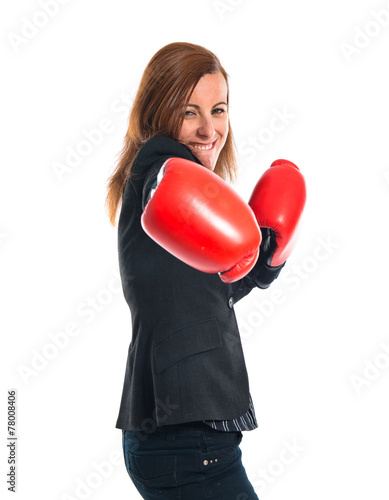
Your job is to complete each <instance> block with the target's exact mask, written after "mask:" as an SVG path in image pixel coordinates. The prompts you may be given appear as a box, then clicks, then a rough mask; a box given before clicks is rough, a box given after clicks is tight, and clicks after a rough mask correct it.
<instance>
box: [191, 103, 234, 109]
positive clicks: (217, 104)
mask: <svg viewBox="0 0 389 500" xmlns="http://www.w3.org/2000/svg"><path fill="white" fill-rule="evenodd" d="M220 104H224V105H226V106H228V104H227V103H226V102H224V101H221V102H218V103H216V104H214V105H213V106H212V107H213V108H214V107H215V106H219V105H220ZM187 106H192V107H193V108H197V109H200V106H198V105H197V104H187Z"/></svg>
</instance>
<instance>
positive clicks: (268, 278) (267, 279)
mask: <svg viewBox="0 0 389 500" xmlns="http://www.w3.org/2000/svg"><path fill="white" fill-rule="evenodd" d="M285 264H286V261H285V262H283V263H282V264H280V265H279V266H269V265H268V264H266V263H265V262H263V261H262V260H261V256H259V259H258V262H257V263H256V264H255V266H254V267H253V269H252V270H251V271H250V272H249V274H248V275H247V276H246V277H248V278H249V279H251V280H252V281H253V282H254V283H255V286H257V287H258V288H268V287H269V286H270V285H271V284H272V283H273V281H274V280H275V279H276V278H278V275H279V274H280V272H281V269H282V268H283V267H284V266H285Z"/></svg>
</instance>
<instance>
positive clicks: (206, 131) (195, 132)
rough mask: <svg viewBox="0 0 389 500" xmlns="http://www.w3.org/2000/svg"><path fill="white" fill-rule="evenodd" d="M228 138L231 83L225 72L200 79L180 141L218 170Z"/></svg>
mask: <svg viewBox="0 0 389 500" xmlns="http://www.w3.org/2000/svg"><path fill="white" fill-rule="evenodd" d="M227 135H228V106H227V83H226V81H225V79H224V77H223V75H222V74H221V73H213V74H207V75H204V76H203V77H201V78H200V80H199V82H198V84H197V85H196V87H195V89H194V91H193V93H192V95H191V97H190V99H189V102H188V104H187V106H186V111H185V117H184V121H183V124H182V127H181V131H180V133H179V136H178V141H179V142H181V143H182V144H185V145H186V146H189V147H190V149H191V150H192V151H193V153H194V155H195V156H196V157H197V158H198V159H199V160H200V161H201V163H202V164H203V165H204V166H205V167H207V168H209V169H210V170H214V168H215V166H216V162H217V159H218V157H219V154H220V151H221V150H222V149H223V146H224V144H225V142H226V139H227Z"/></svg>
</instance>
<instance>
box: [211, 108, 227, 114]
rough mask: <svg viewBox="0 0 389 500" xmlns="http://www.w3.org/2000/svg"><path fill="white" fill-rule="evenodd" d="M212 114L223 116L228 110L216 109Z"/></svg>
mask: <svg viewBox="0 0 389 500" xmlns="http://www.w3.org/2000/svg"><path fill="white" fill-rule="evenodd" d="M212 113H214V114H216V115H222V114H223V113H226V110H225V109H223V108H215V109H214V110H213V111H212Z"/></svg>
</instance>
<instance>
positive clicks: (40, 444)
mask: <svg viewBox="0 0 389 500" xmlns="http://www.w3.org/2000/svg"><path fill="white" fill-rule="evenodd" d="M49 4H50V5H49ZM61 4H62V5H60V4H59V2H57V1H54V0H52V1H51V2H49V1H48V0H46V1H45V0H42V1H40V2H39V1H32V0H28V1H27V0H20V1H18V2H13V3H12V4H11V2H3V3H2V5H1V12H0V17H1V19H2V21H1V35H2V36H1V40H2V41H1V48H0V50H1V57H2V70H3V71H2V74H3V76H2V84H1V85H2V90H1V93H0V95H1V97H0V98H1V110H2V111H1V117H2V131H1V137H2V139H3V140H2V156H3V158H2V167H1V183H0V186H1V187H0V189H1V194H0V203H1V212H0V258H1V260H0V262H1V264H0V265H1V304H2V313H1V322H2V327H1V333H2V336H1V338H2V348H1V356H2V357H1V367H2V370H3V369H4V370H5V371H4V375H2V389H1V393H0V394H1V406H0V408H1V420H0V422H1V427H0V429H1V436H2V437H1V451H0V457H1V470H2V475H1V486H0V487H1V490H2V492H6V488H7V485H6V471H7V470H8V465H7V463H6V461H7V456H8V454H7V447H6V444H7V440H6V438H7V427H6V409H7V408H6V403H7V401H6V397H7V390H8V389H11V388H15V389H16V390H17V398H18V437H19V440H18V450H17V451H18V494H19V498H20V499H28V500H30V499H31V498H40V499H41V500H46V499H47V500H49V499H50V500H53V499H61V500H69V499H76V498H77V499H81V498H93V499H96V500H98V499H106V498H115V499H121V498H123V499H126V498H134V499H135V498H138V494H137V492H136V490H135V488H134V487H133V485H132V483H131V481H130V479H129V477H128V475H127V472H126V470H125V467H124V462H123V458H122V450H121V431H119V430H118V429H115V423H116V418H117V413H118V410H119V403H120V397H121V391H122V383H123V377H124V369H125V362H126V357H127V349H128V344H129V342H130V338H131V328H130V314H129V310H128V307H127V304H126V303H125V301H124V298H123V295H122V292H121V288H120V282H119V281H118V277H117V272H118V261H117V229H116V228H114V227H112V226H110V224H109V221H108V218H107V216H106V214H105V211H104V201H105V194H106V181H107V178H108V176H109V174H110V173H111V172H112V168H113V166H114V162H115V157H116V155H117V154H118V152H119V150H120V149H121V146H122V140H123V137H124V135H125V132H126V125H127V119H128V114H129V110H130V106H131V99H132V98H133V96H134V93H135V91H136V88H137V85H138V83H139V80H140V77H141V75H142V72H143V70H144V68H145V66H146V64H147V63H148V61H149V60H150V58H151V57H152V56H153V54H154V53H155V52H156V51H157V50H158V49H159V48H161V47H162V46H164V45H165V44H167V43H170V42H174V41H188V42H193V43H197V44H200V45H203V46H205V47H207V48H209V49H211V50H212V51H213V52H215V53H216V54H217V55H218V57H219V58H220V60H221V62H222V64H223V65H224V67H225V68H226V70H227V72H228V73H229V75H230V86H231V96H230V97H231V121H232V128H233V130H234V134H235V137H236V141H237V143H238V146H239V152H240V155H239V156H240V162H239V163H240V169H241V175H240V181H239V182H238V183H237V184H236V185H235V187H236V189H237V190H238V191H239V192H240V193H241V194H242V196H244V197H245V198H246V199H248V197H249V194H250V192H251V190H252V188H253V187H254V185H255V182H256V180H257V179H258V177H259V176H260V175H261V174H262V173H263V172H264V171H265V170H266V169H267V168H268V166H269V165H270V163H271V162H272V161H273V160H275V159H277V158H287V159H289V160H291V161H293V162H294V163H296V164H297V165H298V166H299V167H300V170H301V172H302V173H303V174H304V176H305V179H306V182H307V190H308V199H307V204H306V209H305V216H304V223H303V227H302V232H301V236H300V239H299V242H298V245H297V247H296V248H295V251H294V253H293V255H292V256H291V258H290V259H289V262H288V264H287V266H286V267H285V269H284V271H283V274H281V275H280V277H279V279H278V280H277V281H276V282H275V283H274V284H273V285H272V286H271V287H270V288H269V289H268V290H266V291H261V290H254V291H253V292H252V293H251V294H250V295H249V296H248V297H246V298H245V299H244V300H243V301H242V302H241V303H239V304H237V306H236V312H237V315H238V320H239V323H240V325H241V332H242V337H243V345H244V350H245V354H246V361H247V367H248V371H249V376H250V384H251V392H252V395H253V398H254V402H255V407H256V413H257V418H258V420H259V429H257V430H256V431H253V432H249V433H245V434H244V439H243V442H242V450H243V461H244V464H245V467H246V470H247V473H248V475H249V477H250V478H251V480H252V482H253V484H254V485H255V487H256V489H257V492H258V494H259V496H260V498H262V499H268V500H281V499H282V500H285V499H290V498H298V499H299V500H312V499H313V498H314V499H315V500H322V499H323V500H324V499H326V500H327V499H328V498H336V499H344V498H352V499H353V500H364V499H366V498H374V499H375V500H384V499H385V500H386V499H387V498H388V489H389V487H388V481H387V478H388V467H389V454H388V449H389V427H388V422H389V418H388V417H389V405H388V390H389V375H388V371H389V355H388V354H386V353H385V346H387V347H386V350H387V352H388V353H389V331H388V324H387V323H388V321H387V318H388V300H387V280H388V263H387V254H388V250H389V248H388V247H389V238H388V234H387V226H388V221H387V214H388V208H389V158H388V113H389V81H388V79H389V78H388V58H389V4H388V2H387V1H379V0H377V1H372V0H363V1H362V0H359V1H358V2H355V0H342V1H339V0H336V1H335V0H329V1H327V2H320V3H319V2H312V1H308V0H295V1H294V2H290V1H288V0H280V1H274V2H265V1H254V0H241V1H239V0H235V1H233V0H221V1H219V2H213V1H211V0H210V1H205V0H197V1H196V2H183V1H182V0H181V1H178V0H176V1H147V0H145V1H142V2H125V1H119V0H110V1H109V2H108V1H106V2H103V1H96V0H94V1H92V0H83V1H78V2H76V1H75V0H73V1H67V2H65V1H62V2H61ZM45 5H46V7H45V8H44V6H45ZM55 6H56V7H55ZM49 7H50V8H49ZM45 9H46V10H47V11H49V10H50V9H51V10H50V12H51V14H50V16H48V15H46V17H45V15H44V14H42V12H43V13H44V10H45ZM31 23H33V24H31ZM34 23H35V25H40V27H39V28H36V27H35V28H34ZM366 32H367V35H366ZM363 33H365V34H363ZM24 35H25V36H24ZM23 36H24V42H23V41H21V37H23ZM18 37H19V38H18ZM15 40H16V41H15ZM275 110H276V111H275ZM277 112H284V113H286V115H285V116H287V117H288V118H286V119H285V123H284V127H281V126H280V122H279V121H278V122H277V124H278V126H279V127H278V128H279V129H281V128H282V130H278V131H277V132H274V133H273V132H271V131H269V126H270V124H271V123H274V120H272V119H273V117H274V116H275V113H277ZM102 122H103V124H105V126H106V130H105V132H104V133H102V134H101V141H100V142H99V143H96V144H95V145H90V149H89V150H88V151H87V153H88V154H84V157H83V158H80V161H79V162H78V165H76V166H72V167H71V168H70V167H69V168H68V171H66V172H65V173H64V174H63V175H61V176H59V175H58V172H57V173H56V172H55V169H54V166H55V165H56V164H58V163H62V164H63V165H66V156H67V154H68V152H69V150H70V148H73V149H76V148H77V147H80V144H81V143H82V141H84V140H85V131H86V132H88V131H89V132H90V131H92V129H96V128H98V127H99V126H101V124H102ZM107 125H108V129H109V130H108V129H107ZM265 129H268V131H266V130H265ZM250 137H251V138H252V137H257V138H262V147H261V150H257V151H255V152H254V153H253V154H252V155H251V154H250V155H248V153H247V141H248V140H249V138H250ZM259 140H261V139H259ZM264 141H265V142H264ZM266 141H267V142H266ZM245 143H246V145H245ZM84 152H85V151H84ZM56 162H57V163H56ZM91 298H92V299H94V300H95V301H96V302H95V304H97V306H98V311H96V310H95V311H94V312H93V313H92V312H91V311H93V309H92V306H91V305H87V303H88V302H87V301H91ZM71 324H75V325H76V326H77V335H76V336H73V337H67V338H68V343H67V345H63V346H62V347H61V348H57V349H56V351H53V340H52V339H53V337H54V336H55V335H57V338H60V336H59V332H62V334H63V332H64V331H65V329H66V328H70V326H69V325H71ZM61 338H62V339H63V338H64V334H63V335H62V336H61ZM50 344H51V349H50ZM49 356H50V357H51V359H49ZM38 365H39V369H35V370H33V366H35V368H37V367H38ZM374 365H378V368H377V367H376V368H374ZM28 370H30V372H28ZM22 373H24V375H23V374H22ZM26 373H27V374H26ZM288 447H294V448H295V451H294V454H293V453H292V452H290V451H288ZM103 462H105V463H106V466H105V468H104V467H103V468H101V467H102V465H101V464H102V463H103ZM107 463H111V465H110V466H107ZM99 464H100V468H99ZM99 471H100V472H99ZM261 477H262V479H261ZM7 493H8V492H7ZM8 495H11V494H10V493H8Z"/></svg>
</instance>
